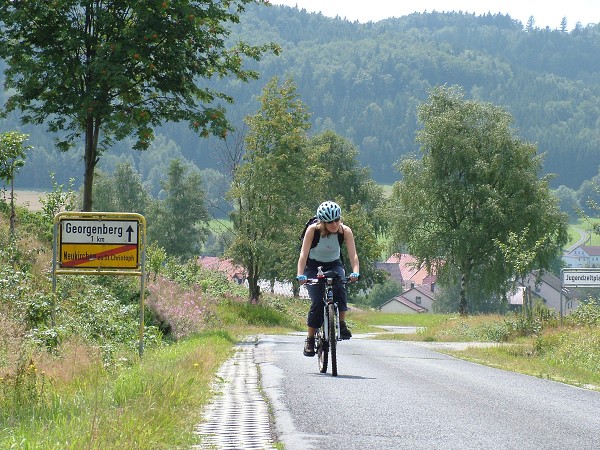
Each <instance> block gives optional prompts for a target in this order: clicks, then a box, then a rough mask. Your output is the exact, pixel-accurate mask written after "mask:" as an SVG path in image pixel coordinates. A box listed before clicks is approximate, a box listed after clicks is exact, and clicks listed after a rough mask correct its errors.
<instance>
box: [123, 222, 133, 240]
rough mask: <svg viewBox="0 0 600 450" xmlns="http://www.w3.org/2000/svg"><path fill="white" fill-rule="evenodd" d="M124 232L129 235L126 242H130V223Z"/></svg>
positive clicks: (131, 229)
mask: <svg viewBox="0 0 600 450" xmlns="http://www.w3.org/2000/svg"><path fill="white" fill-rule="evenodd" d="M125 232H126V233H127V234H128V235H129V237H128V238H127V239H128V241H127V242H131V233H133V228H131V225H129V228H127V229H126V230H125Z"/></svg>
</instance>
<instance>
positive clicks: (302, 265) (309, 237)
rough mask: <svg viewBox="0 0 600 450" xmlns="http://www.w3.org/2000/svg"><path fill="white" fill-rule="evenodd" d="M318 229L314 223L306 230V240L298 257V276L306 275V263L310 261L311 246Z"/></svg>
mask: <svg viewBox="0 0 600 450" xmlns="http://www.w3.org/2000/svg"><path fill="white" fill-rule="evenodd" d="M316 227H317V225H316V224H314V223H313V224H312V225H310V226H309V227H308V228H307V229H306V233H305V234H304V240H303V241H302V248H301V249H300V256H299V257H298V267H297V270H296V275H304V269H306V261H307V260H308V254H309V253H310V246H311V245H312V241H313V237H314V235H315V233H316ZM299 282H300V284H304V282H303V281H302V280H299Z"/></svg>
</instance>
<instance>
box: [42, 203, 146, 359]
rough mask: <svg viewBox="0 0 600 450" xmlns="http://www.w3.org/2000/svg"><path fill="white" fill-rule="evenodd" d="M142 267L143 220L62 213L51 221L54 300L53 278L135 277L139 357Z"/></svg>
mask: <svg viewBox="0 0 600 450" xmlns="http://www.w3.org/2000/svg"><path fill="white" fill-rule="evenodd" d="M145 264H146V219H145V218H144V216H142V215H140V214H136V213H108V212H71V211H66V212H60V213H58V214H57V215H56V216H55V217H54V246H53V256H52V292H53V297H54V298H56V276H57V275H106V274H108V275H133V276H139V277H140V331H139V353H140V356H142V354H143V352H144V292H145V278H146V277H145ZM52 321H53V322H54V305H53V307H52Z"/></svg>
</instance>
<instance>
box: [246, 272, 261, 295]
mask: <svg viewBox="0 0 600 450" xmlns="http://www.w3.org/2000/svg"><path fill="white" fill-rule="evenodd" d="M259 298H260V286H259V285H258V270H256V267H255V265H254V264H248V300H249V301H250V303H252V304H256V303H258V300H259Z"/></svg>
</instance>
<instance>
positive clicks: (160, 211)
mask: <svg viewBox="0 0 600 450" xmlns="http://www.w3.org/2000/svg"><path fill="white" fill-rule="evenodd" d="M161 184H162V187H163V189H164V191H165V193H166V197H165V198H164V199H163V200H159V201H157V202H155V203H154V205H153V207H151V208H150V211H149V213H148V241H149V242H151V243H157V245H158V246H160V247H162V248H164V249H165V250H166V252H167V253H168V254H169V255H172V256H176V257H179V258H181V259H182V260H185V259H188V258H192V257H194V256H197V255H198V253H199V252H200V246H201V244H202V243H204V241H205V240H206V238H207V236H208V226H207V222H208V219H209V216H208V211H207V210H206V206H205V194H204V187H203V185H202V179H201V178H200V171H199V170H198V169H197V168H193V169H191V170H190V168H189V167H186V166H184V165H183V164H182V163H181V162H180V161H179V160H177V159H174V160H173V161H171V165H170V166H169V173H168V176H167V179H165V180H163V181H162V183H161Z"/></svg>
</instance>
